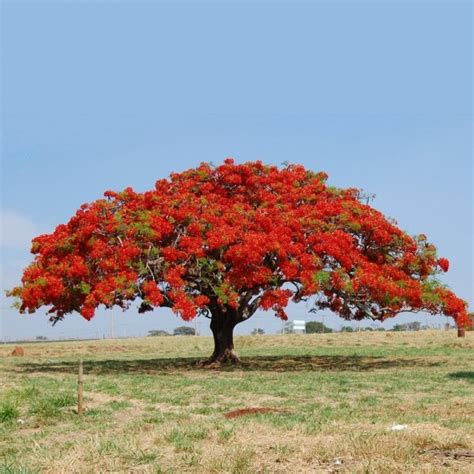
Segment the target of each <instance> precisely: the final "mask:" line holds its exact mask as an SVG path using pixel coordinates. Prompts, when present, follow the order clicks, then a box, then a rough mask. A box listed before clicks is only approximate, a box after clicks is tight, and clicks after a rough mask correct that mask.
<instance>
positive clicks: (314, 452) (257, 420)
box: [0, 331, 474, 473]
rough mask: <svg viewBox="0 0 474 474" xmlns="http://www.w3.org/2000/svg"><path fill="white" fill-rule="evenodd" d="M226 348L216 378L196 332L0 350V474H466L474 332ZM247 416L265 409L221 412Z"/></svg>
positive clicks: (258, 341)
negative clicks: (79, 376) (229, 359)
mask: <svg viewBox="0 0 474 474" xmlns="http://www.w3.org/2000/svg"><path fill="white" fill-rule="evenodd" d="M236 345H237V349H238V352H239V354H240V355H241V356H243V361H244V363H243V365H242V366H240V367H225V368H223V369H221V370H215V369H213V370H210V369H201V368H198V367H197V366H196V362H197V361H198V360H200V359H201V358H203V357H205V356H206V355H208V354H209V353H210V351H211V340H210V338H204V337H192V336H191V337H156V338H143V339H129V340H100V341H85V342H64V343H63V342H48V343H33V344H25V345H24V346H23V347H24V349H25V357H21V358H13V357H11V356H10V355H9V354H10V353H11V351H12V349H13V346H11V345H4V346H0V472H45V473H49V472H51V473H57V472H65V473H66V472H67V473H74V472H91V473H92V472H94V473H95V472H144V473H145V472H146V473H148V472H150V473H151V472H153V473H156V472H170V473H176V472H180V473H181V472H198V473H201V472H206V473H207V472H210V473H220V472H228V473H247V472H249V473H250V472H251V473H254V472H268V473H270V472H271V473H274V472H281V473H288V472H291V473H297V472H302V473H303V472H350V473H353V472H355V473H357V472H374V473H384V472H387V473H389V472H390V473H397V472H400V473H401V472H403V473H405V472H426V473H428V472H429V473H432V472H466V473H467V472H473V461H474V458H473V457H472V456H473V455H474V449H473V448H472V446H474V433H473V428H472V427H473V422H474V417H473V415H474V410H473V405H474V354H473V352H474V351H473V348H474V333H468V334H467V337H466V338H465V339H458V338H456V336H455V333H454V331H453V332H449V333H446V332H442V331H432V332H425V331H423V332H419V333H379V332H373V333H355V334H324V335H305V336H299V335H288V336H248V337H238V338H237V340H236ZM79 358H83V359H84V360H85V377H86V380H85V400H86V405H87V412H86V414H85V415H84V416H83V417H78V416H77V415H76V414H75V412H74V409H75V389H76V370H77V361H78V359H79ZM245 408H264V409H265V410H262V413H255V414H248V415H246V416H242V417H238V418H233V419H226V418H225V417H224V414H225V413H227V412H230V411H233V410H240V409H245ZM269 409H272V410H271V411H269ZM394 423H401V424H406V425H407V426H408V428H407V429H406V430H403V431H391V430H389V427H390V426H392V425H393V424H394Z"/></svg>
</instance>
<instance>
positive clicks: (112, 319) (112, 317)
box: [110, 312, 115, 339]
mask: <svg viewBox="0 0 474 474" xmlns="http://www.w3.org/2000/svg"><path fill="white" fill-rule="evenodd" d="M114 337H115V328H114V313H112V312H111V313H110V339H114Z"/></svg>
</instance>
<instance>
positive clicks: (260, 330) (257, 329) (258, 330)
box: [252, 328, 265, 336]
mask: <svg viewBox="0 0 474 474" xmlns="http://www.w3.org/2000/svg"><path fill="white" fill-rule="evenodd" d="M258 334H265V331H264V330H263V329H262V328H255V329H254V330H253V331H252V336H256V335H258Z"/></svg>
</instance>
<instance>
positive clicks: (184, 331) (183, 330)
mask: <svg viewBox="0 0 474 474" xmlns="http://www.w3.org/2000/svg"><path fill="white" fill-rule="evenodd" d="M195 335H196V331H195V330H194V328H190V327H189V326H179V327H177V328H175V330H174V331H173V336H195Z"/></svg>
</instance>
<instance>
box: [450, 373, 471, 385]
mask: <svg viewBox="0 0 474 474" xmlns="http://www.w3.org/2000/svg"><path fill="white" fill-rule="evenodd" d="M448 376H449V377H450V378H452V379H464V380H467V381H468V382H471V383H474V372H470V371H467V370H466V371H461V372H451V373H450V374H448Z"/></svg>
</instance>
